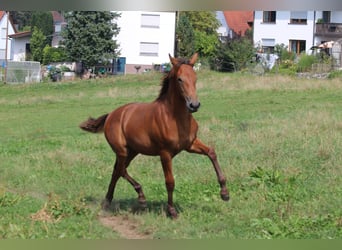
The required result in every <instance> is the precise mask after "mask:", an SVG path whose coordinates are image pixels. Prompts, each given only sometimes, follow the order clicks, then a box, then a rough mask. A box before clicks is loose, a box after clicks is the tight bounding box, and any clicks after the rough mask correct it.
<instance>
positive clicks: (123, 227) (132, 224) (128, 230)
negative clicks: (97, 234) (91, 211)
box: [99, 215, 152, 239]
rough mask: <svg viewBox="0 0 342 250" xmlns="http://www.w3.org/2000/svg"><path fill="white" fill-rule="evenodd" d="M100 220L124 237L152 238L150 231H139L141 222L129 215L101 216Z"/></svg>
mask: <svg viewBox="0 0 342 250" xmlns="http://www.w3.org/2000/svg"><path fill="white" fill-rule="evenodd" d="M99 220H100V222H101V223H102V224H103V225H104V226H106V227H109V228H111V229H112V230H113V231H115V232H117V233H119V234H120V236H121V237H122V238H124V239H151V238H152V237H151V235H150V234H148V233H141V232H139V231H138V227H139V223H138V222H136V221H133V220H132V219H130V218H128V216H124V215H117V216H105V217H99Z"/></svg>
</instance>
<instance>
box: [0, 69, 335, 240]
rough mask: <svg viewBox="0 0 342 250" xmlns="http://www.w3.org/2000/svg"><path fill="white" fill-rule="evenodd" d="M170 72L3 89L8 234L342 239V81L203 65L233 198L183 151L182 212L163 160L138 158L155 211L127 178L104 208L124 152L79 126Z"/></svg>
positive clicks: (204, 114) (213, 137)
mask: <svg viewBox="0 0 342 250" xmlns="http://www.w3.org/2000/svg"><path fill="white" fill-rule="evenodd" d="M160 78H161V76H160V75H158V74H155V73H148V74H142V75H132V76H120V77H119V76H118V77H113V78H106V79H96V80H95V79H92V80H83V81H74V82H63V83H39V84H22V85H1V86H0V215H1V216H0V239H8V238H11V239H12V238H30V239H31V238H39V239H40V238H49V239H59V238H67V239H74V238H82V239H84V238H87V239H117V238H129V234H133V235H132V237H133V238H134V236H137V237H138V236H139V237H141V238H153V239H156V238H160V239H180V238H191V239H200V238H206V239H223V238H224V239H256V238H287V239H297V238H301V239H303V238H306V239H329V238H341V237H342V210H341V206H342V154H341V152H342V98H341V96H342V80H341V78H335V79H299V78H296V77H287V76H279V75H269V76H268V75H266V76H252V75H248V74H239V73H235V74H222V73H216V72H208V71H203V72H199V73H198V83H197V91H198V95H199V98H200V100H201V104H202V105H201V108H200V110H199V111H198V112H197V113H195V114H194V116H195V118H196V119H197V121H198V123H199V126H200V128H199V137H200V138H201V140H202V141H204V142H205V143H207V144H209V145H211V146H214V147H215V149H216V153H217V155H218V160H219V162H220V164H221V167H222V170H223V172H224V173H225V175H226V177H227V185H228V188H229V189H230V194H231V200H230V201H229V202H223V201H221V199H220V195H219V185H218V183H217V181H216V175H215V173H214V170H213V168H212V166H211V163H210V161H209V159H207V158H205V157H203V156H199V155H192V154H188V153H186V152H184V153H181V154H179V155H178V156H177V157H175V158H174V161H173V165H174V175H175V180H176V188H175V192H174V201H175V206H176V209H177V210H178V212H179V218H178V219H177V220H171V219H170V218H168V217H167V216H166V213H165V207H166V200H167V194H166V190H165V184H164V176H163V172H162V168H161V165H160V161H159V158H158V157H147V156H138V157H137V158H136V159H135V160H134V161H133V162H132V164H131V166H130V167H129V172H130V174H131V175H132V176H133V177H134V178H135V179H137V181H138V182H140V183H141V184H142V185H143V188H144V192H145V195H146V198H147V208H145V209H140V208H138V204H137V201H136V196H137V195H136V193H135V191H134V190H133V188H132V187H131V186H130V184H129V183H127V182H126V181H124V180H119V182H118V184H117V188H116V192H115V194H114V205H113V209H112V211H109V212H103V211H102V210H101V206H100V204H101V201H102V199H103V198H104V195H105V193H106V191H107V185H108V183H109V180H110V176H111V171H112V167H113V163H114V160H115V156H114V154H113V152H112V151H111V149H110V147H109V146H108V144H107V142H106V141H105V138H104V136H103V134H89V133H85V132H84V131H81V130H80V129H79V128H78V124H79V123H80V122H82V121H84V120H85V119H86V118H88V117H89V116H94V117H97V116H100V115H102V114H104V113H107V112H109V111H111V110H113V109H114V108H116V107H118V106H120V105H122V104H125V103H127V102H136V101H153V100H154V99H155V98H156V97H157V95H158V92H159V88H160V86H159V84H160ZM104 219H106V220H107V223H104ZM108 222H113V223H112V224H110V223H108ZM108 224H109V225H108ZM115 224H116V225H115ZM119 224H120V225H121V227H119V226H118V225H119ZM125 225H128V228H127V227H126V229H125V228H124V227H125ZM113 229H114V230H113ZM125 230H126V231H125Z"/></svg>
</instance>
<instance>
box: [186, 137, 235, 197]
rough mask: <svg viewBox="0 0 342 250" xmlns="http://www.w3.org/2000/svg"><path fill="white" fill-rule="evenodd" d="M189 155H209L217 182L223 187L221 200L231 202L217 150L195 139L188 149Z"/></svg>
mask: <svg viewBox="0 0 342 250" xmlns="http://www.w3.org/2000/svg"><path fill="white" fill-rule="evenodd" d="M187 151H188V152H189V153H196V154H202V155H207V156H208V157H209V159H210V160H211V162H212V163H213V166H214V169H215V172H216V176H217V180H218V182H219V184H220V187H221V192H220V194H221V198H222V200H224V201H228V200H229V192H228V189H227V187H226V178H225V177H224V175H223V173H222V170H221V168H220V165H219V163H218V161H217V156H216V153H215V150H214V149H213V148H211V147H208V146H206V145H205V144H204V143H203V142H201V140H199V139H195V141H194V142H193V143H192V145H191V147H190V148H189V149H187Z"/></svg>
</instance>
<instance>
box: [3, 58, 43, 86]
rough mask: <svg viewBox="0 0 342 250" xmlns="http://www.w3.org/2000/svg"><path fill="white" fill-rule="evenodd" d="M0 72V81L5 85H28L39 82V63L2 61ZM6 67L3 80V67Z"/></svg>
mask: <svg viewBox="0 0 342 250" xmlns="http://www.w3.org/2000/svg"><path fill="white" fill-rule="evenodd" d="M0 66H1V70H0V80H1V81H3V82H5V81H6V83H29V82H40V80H41V70H40V63H39V62H31V61H27V62H26V61H25V62H14V61H8V62H7V65H6V63H5V61H2V62H1V64H0ZM6 66H7V75H6V79H5V67H6Z"/></svg>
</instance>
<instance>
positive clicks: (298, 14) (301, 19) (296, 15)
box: [290, 11, 307, 24]
mask: <svg viewBox="0 0 342 250" xmlns="http://www.w3.org/2000/svg"><path fill="white" fill-rule="evenodd" d="M306 22H307V12H306V11H291V17H290V23H291V24H306Z"/></svg>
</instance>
